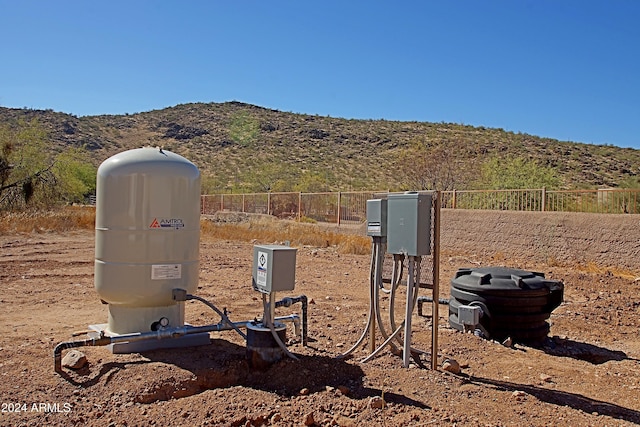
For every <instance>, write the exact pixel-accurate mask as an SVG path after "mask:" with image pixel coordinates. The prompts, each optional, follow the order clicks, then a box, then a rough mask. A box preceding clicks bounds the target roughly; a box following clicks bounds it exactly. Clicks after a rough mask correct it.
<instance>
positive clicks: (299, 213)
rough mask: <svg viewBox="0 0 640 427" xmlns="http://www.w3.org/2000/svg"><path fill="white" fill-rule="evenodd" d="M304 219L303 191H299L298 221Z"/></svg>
mask: <svg viewBox="0 0 640 427" xmlns="http://www.w3.org/2000/svg"><path fill="white" fill-rule="evenodd" d="M301 220H302V193H300V192H298V221H301Z"/></svg>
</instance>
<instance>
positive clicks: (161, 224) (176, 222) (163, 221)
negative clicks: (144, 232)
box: [149, 218, 184, 230]
mask: <svg viewBox="0 0 640 427" xmlns="http://www.w3.org/2000/svg"><path fill="white" fill-rule="evenodd" d="M149 228H175V229H176V230H177V229H179V228H184V222H183V221H182V218H160V219H158V218H154V219H153V221H151V225H149Z"/></svg>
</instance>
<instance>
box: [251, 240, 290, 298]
mask: <svg viewBox="0 0 640 427" xmlns="http://www.w3.org/2000/svg"><path fill="white" fill-rule="evenodd" d="M252 275H253V277H252V280H251V282H252V283H251V284H252V286H253V289H255V290H256V291H259V292H262V293H265V294H268V293H271V292H275V291H292V290H293V288H294V285H295V281H296V249H295V248H291V247H289V246H282V245H255V246H254V247H253V268H252Z"/></svg>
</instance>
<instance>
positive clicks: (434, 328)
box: [431, 191, 455, 370]
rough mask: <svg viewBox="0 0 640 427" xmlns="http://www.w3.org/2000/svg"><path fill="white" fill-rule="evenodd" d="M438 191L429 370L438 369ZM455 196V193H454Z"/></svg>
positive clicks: (434, 234) (435, 218)
mask: <svg viewBox="0 0 640 427" xmlns="http://www.w3.org/2000/svg"><path fill="white" fill-rule="evenodd" d="M441 194H442V193H441V192H440V191H436V192H435V193H434V195H435V201H434V203H433V303H432V305H431V307H432V308H431V314H432V321H431V369H433V370H436V369H438V320H439V318H440V317H439V312H438V310H439V307H440V306H439V300H440V207H441V200H440V195H441ZM454 194H455V193H454Z"/></svg>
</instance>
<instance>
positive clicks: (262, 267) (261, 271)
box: [256, 251, 269, 288]
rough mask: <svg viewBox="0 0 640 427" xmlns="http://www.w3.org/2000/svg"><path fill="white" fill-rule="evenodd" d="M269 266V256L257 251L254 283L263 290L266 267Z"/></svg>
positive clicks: (265, 283)
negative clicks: (256, 269) (256, 268)
mask: <svg viewBox="0 0 640 427" xmlns="http://www.w3.org/2000/svg"><path fill="white" fill-rule="evenodd" d="M268 264H269V254H268V253H267V252H260V251H258V271H257V276H258V277H256V283H257V284H258V286H262V287H263V288H264V287H266V286H267V265H268Z"/></svg>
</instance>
